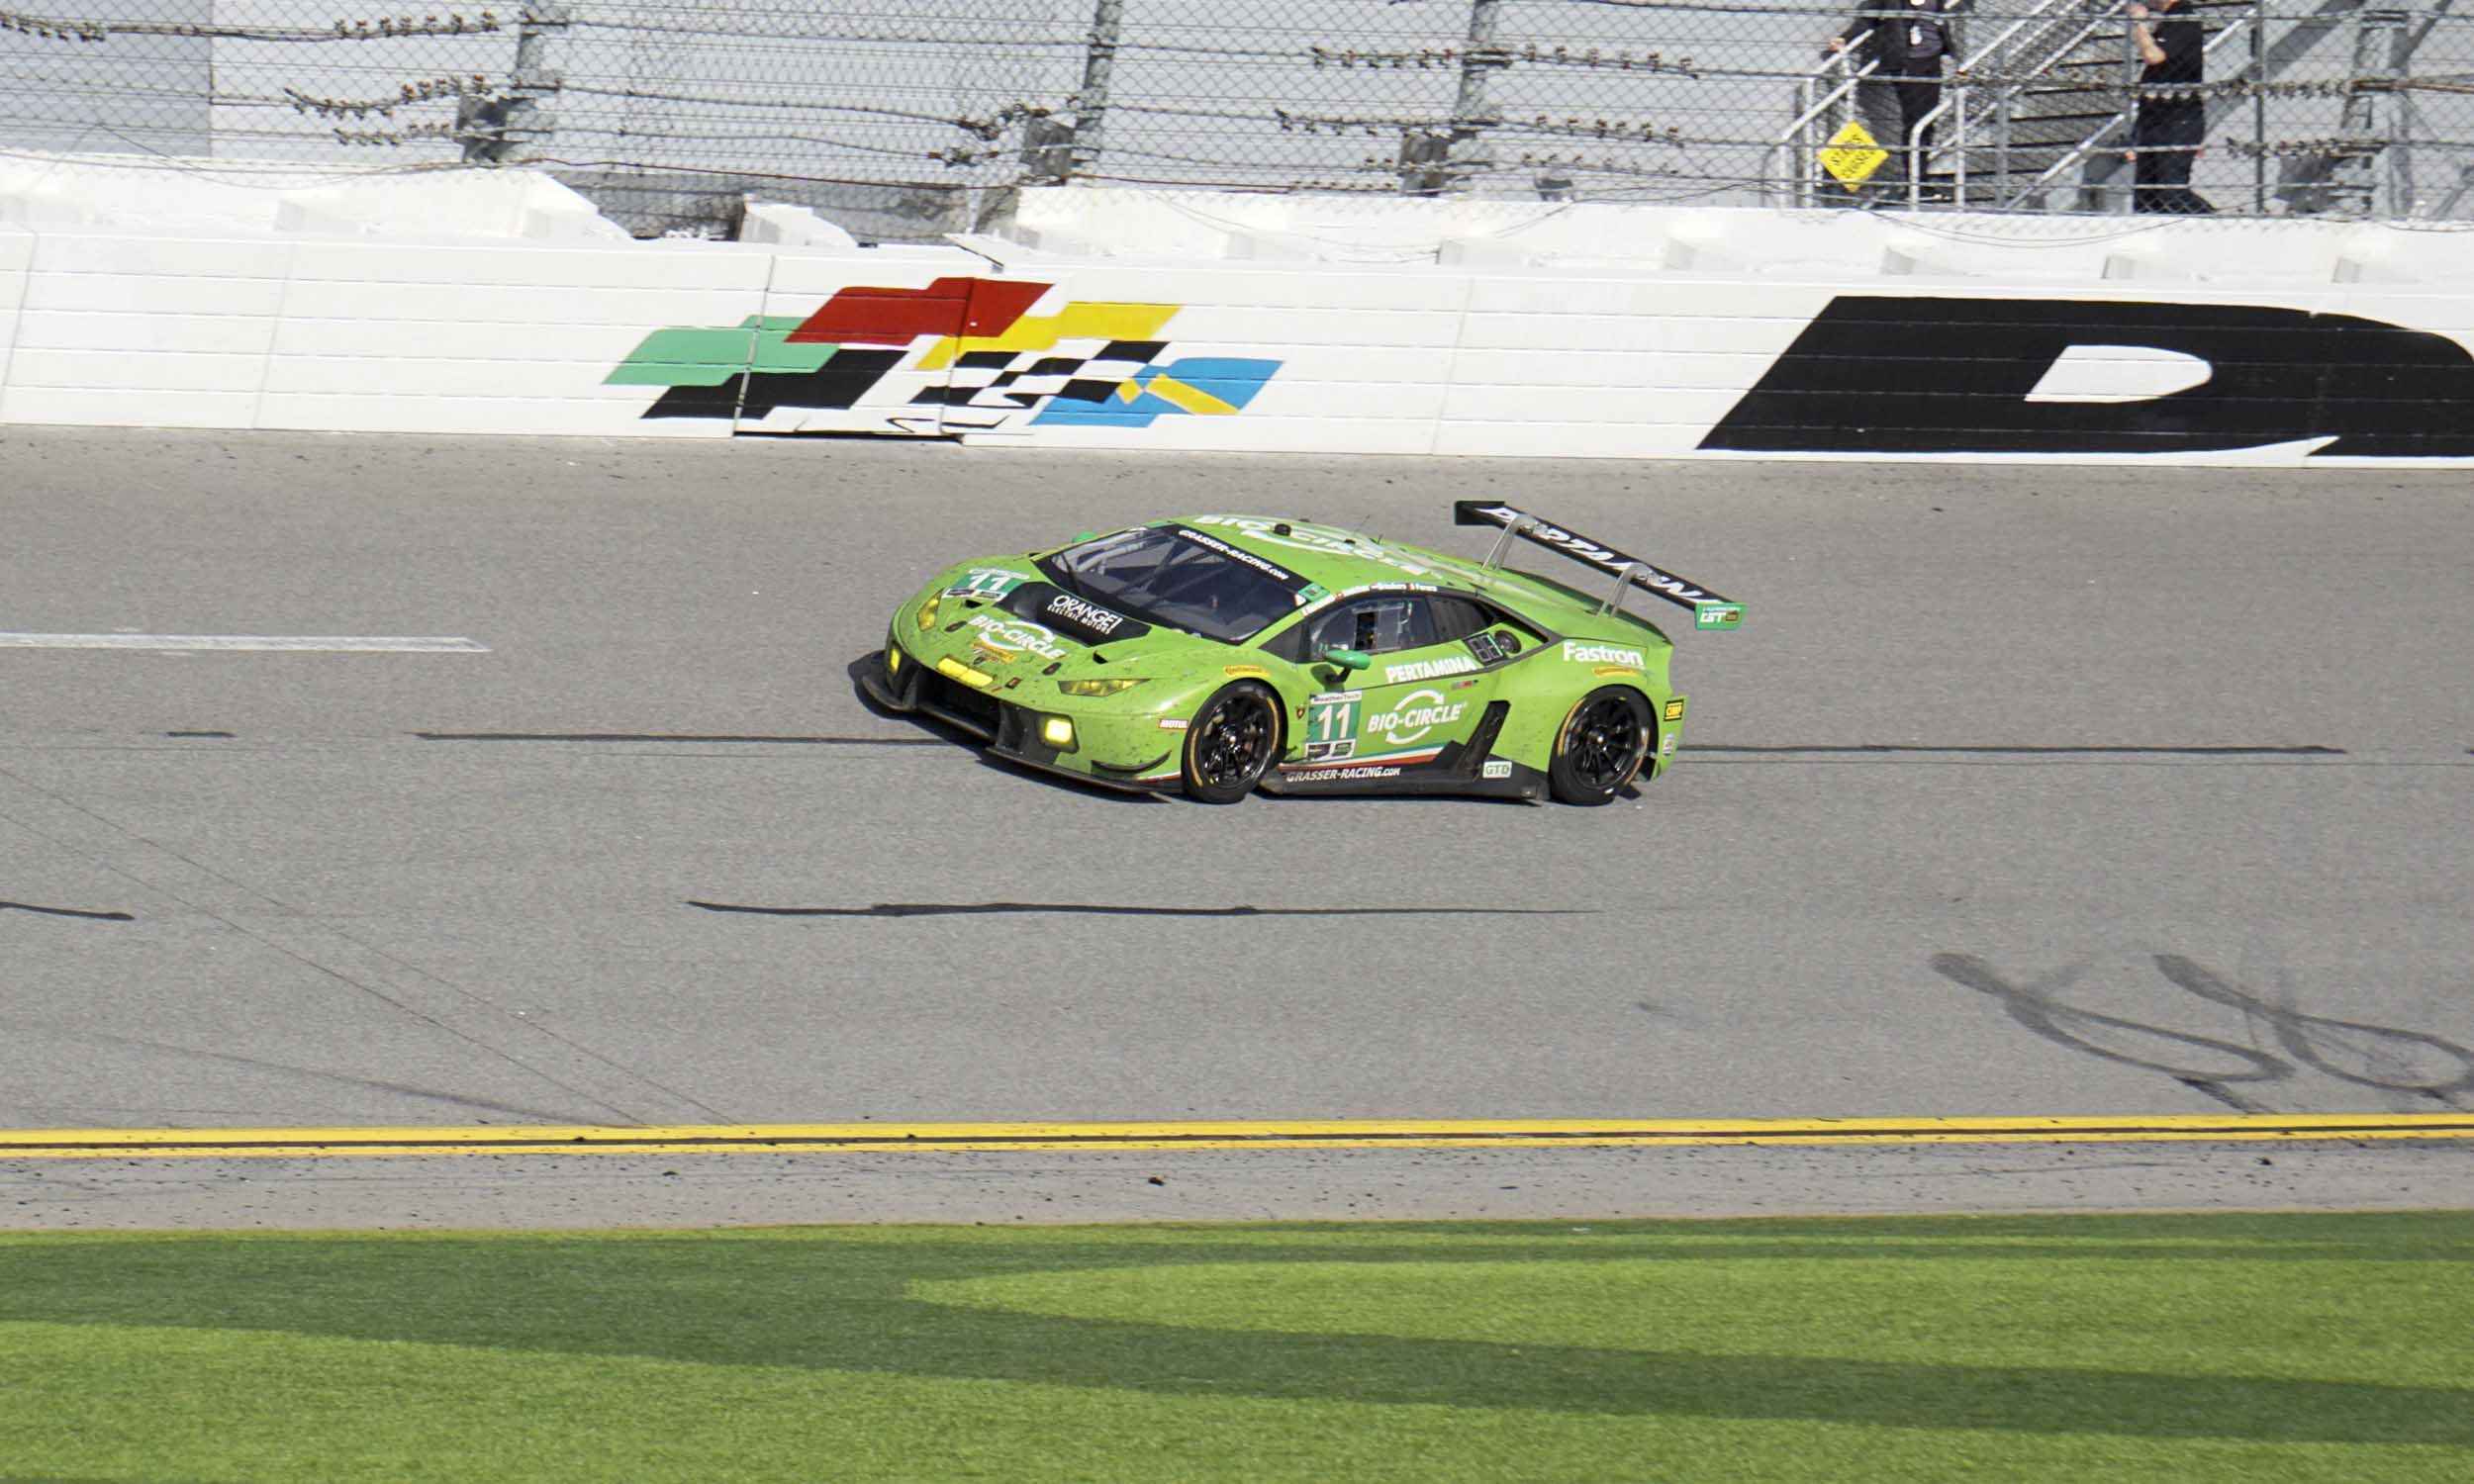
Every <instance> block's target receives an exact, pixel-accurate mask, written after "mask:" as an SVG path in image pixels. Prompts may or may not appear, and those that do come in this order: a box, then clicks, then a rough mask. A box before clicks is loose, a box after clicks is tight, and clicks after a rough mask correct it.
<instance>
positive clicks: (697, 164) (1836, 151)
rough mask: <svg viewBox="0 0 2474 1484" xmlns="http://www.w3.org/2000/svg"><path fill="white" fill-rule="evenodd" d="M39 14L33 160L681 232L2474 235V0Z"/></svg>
mask: <svg viewBox="0 0 2474 1484" xmlns="http://www.w3.org/2000/svg"><path fill="white" fill-rule="evenodd" d="M25 3H27V0H0V149H8V150H16V151H76V152H107V153H113V154H118V155H124V156H147V155H154V156H164V157H167V158H172V159H179V160H184V161H196V160H200V159H207V160H242V159H252V160H261V159H274V160H286V161H303V160H308V161H329V160H332V161H336V162H341V163H349V164H359V165H364V166H366V165H370V164H383V165H387V166H391V167H398V168H404V169H430V168H439V167H444V166H454V165H461V164H473V163H493V162H504V163H528V164H536V165H539V166H542V167H545V168H548V169H550V170H552V171H554V172H555V173H557V174H558V175H559V176H560V177H561V178H563V179H565V180H567V181H568V182H569V183H570V184H571V185H574V186H576V187H577V188H578V189H580V190H583V191H584V192H585V193H586V194H587V195H589V196H591V197H593V198H594V199H595V201H596V202H597V203H598V204H599V205H600V206H601V207H602V209H603V210H604V211H605V213H606V214H608V215H610V216H612V217H614V218H615V219H617V220H618V221H620V222H622V223H624V224H625V225H627V226H628V227H629V229H630V230H632V231H635V232H639V233H645V234H651V233H658V232H696V233H708V234H723V233H727V232H729V231H731V230H732V222H733V218H734V216H735V213H736V212H737V210H738V209H739V203H740V202H741V201H742V200H743V198H744V197H746V196H748V195H751V194H752V195H756V196H760V197H764V198H768V199H776V200H789V201H795V202H804V203H807V204H809V205H812V206H815V207H816V208H817V209H818V210H819V211H820V212H821V213H823V214H824V215H825V216H827V217H828V218H830V219H832V220H835V221H837V222H840V223H842V224H843V225H844V226H846V227H848V228H850V229H851V230H852V231H854V232H857V233H858V234H860V235H861V236H862V237H864V238H869V239H877V240H903V239H917V238H931V237H934V236H936V235H938V234H940V233H942V232H952V231H958V230H965V229H968V228H970V227H972V226H974V225H978V224H981V223H984V222H987V221H989V220H992V219H994V218H996V217H999V216H1000V215H1001V214H1002V212H1003V210H1004V208H1005V205H1006V202H1007V200H1008V198H1009V195H1010V193H1011V192H1012V191H1014V190H1016V189H1017V188H1019V187H1021V186H1024V185H1035V184H1046V183H1054V182H1059V181H1092V182H1100V183H1107V184H1112V185H1116V186H1119V187H1126V188H1142V187H1176V188H1202V187H1207V188H1221V189H1240V190H1249V191H1284V192H1313V193H1318V194H1338V195H1359V196H1364V197H1367V198H1370V199H1378V198H1395V197H1400V196H1412V197H1445V196H1474V197H1480V198H1493V199H1507V198H1509V199H1530V200H1536V199H1547V200H1582V201H1630V202H1668V203H1677V202H1702V203H1712V204H1736V205H1755V204H1770V205H1798V206H1812V207H1822V206H1850V207H1856V208H1862V207H1866V206H1879V205H1891V206H1914V207H1922V208H1940V207H1952V208H1966V209H1971V210H1980V211H1997V212H2011V213H2021V214H2031V213H2045V214H2050V213H2090V212H2094V213H2105V212H2119V211H2129V210H2134V209H2137V208H2139V207H2141V206H2149V205H2154V204H2156V202H2157V201H2158V200H2162V199H2164V198H2162V197H2161V196H2158V195H2155V194H2154V193H2153V191H2152V189H2151V192H2150V193H2149V194H2144V195H2143V194H2142V192H2141V189H2140V187H2141V185H2142V184H2147V185H2149V186H2150V187H2151V188H2152V187H2153V184H2154V183H2153V181H2152V180H2151V179H2150V177H2151V176H2153V175H2154V174H2156V173H2159V169H2158V167H2159V165H2161V166H2162V167H2163V169H2162V173H2165V174H2168V175H2173V174H2175V173H2176V172H2175V168H2174V167H2179V168H2180V169H2181V170H2182V171H2185V172H2186V173H2187V174H2188V176H2189V186H2190V188H2191V191H2192V192H2194V193H2195V195H2194V196H2193V197H2190V198H2181V197H2176V198H2172V201H2171V205H2173V206H2175V207H2178V208H2180V209H2184V210H2195V209H2197V205H2205V206H2207V207H2210V208H2213V209H2214V210H2215V211H2217V212H2220V213H2227V214H2239V215H2259V216H2277V215H2316V216H2331V217H2353V218H2382V219H2392V220H2393V219H2413V220H2420V221H2426V222H2432V223H2442V222H2458V223H2462V222H2467V221H2474V0H2466V3H2467V5H2468V6H2469V9H2468V10H2466V11H2463V12H2461V11H2460V10H2459V9H2458V8H2457V0H2416V3H2414V4H2411V5H2402V6H2381V5H2374V4H2368V3H2363V0H2178V3H2177V4H2175V5H2173V6H2171V7H2170V8H2168V9H2167V10H2165V11H2164V12H2163V13H2162V14H2161V15H2155V14H2151V15H2150V16H2149V17H2148V18H2147V19H2146V21H2145V22H2144V23H2143V24H2141V23H2138V22H2136V21H2135V18H2134V17H2133V16H2131V15H2130V14H2129V10H2130V9H2131V8H2130V7H2127V6H2125V5H2123V4H2120V3H2116V0H2106V3H2102V4H2096V3H2091V0H1980V3H1976V4H1972V5H1967V4H1964V3H1963V0H1961V3H1959V4H1957V5H1955V6H1953V8H1952V9H1951V11H1950V12H1949V13H1947V14H1945V13H1944V12H1943V11H1942V10H1941V9H1940V7H1941V6H1942V5H1943V4H1945V3H1948V0H1918V3H1914V4H1909V3H1904V0H1860V3H1850V4H1844V5H1823V4H1816V3H1813V0H1390V3H1382V0H1212V3H1208V4H1206V3H1204V0H904V3H901V4H878V3H870V0H840V3H838V4H837V3H833V0H826V3H823V4H808V5H791V4H787V3H780V0H704V3H685V0H639V3H628V0H564V3H558V4H553V3H548V0H540V3H534V4H530V5H513V6H510V7H509V8H507V9H503V10H502V9H496V8H477V9H473V10H464V11H444V12H428V11H425V12H423V13H421V14H417V15H410V14H408V15H397V16H381V15H366V16H364V15H360V14H358V13H354V12H350V11H348V10H346V11H344V12H343V13H342V14H337V10H338V9H339V7H333V6H330V7H323V8H322V7H314V6H311V5H309V4H306V3H303V0H48V4H50V5H56V6H59V7H61V8H62V10H61V12H60V13H31V12H21V11H19V10H16V9H13V8H10V7H13V6H15V5H20V4H25ZM2194 23H2195V26H2196V49H2197V50H2198V51H2199V52H2200V53H2201V54H2200V56H2199V64H2200V65H2199V73H2198V76H2197V78H2196V79H2195V80H2193V79H2191V78H2190V77H2188V76H2187V75H2184V74H2178V73H2172V72H2171V71H2170V69H2168V72H2167V73H2166V74H2164V75H2172V76H2175V77H2176V78H2177V80H2175V81H2173V82H2172V83H2170V84H2169V85H2168V84H2160V83H2157V82H2154V81H2149V82H2145V83H2142V81H2141V78H2142V77H2148V78H2151V79H2152V78H2153V77H2155V76H2157V75H2159V74H2158V73H2157V71H2156V69H2155V68H2154V67H2152V66H2150V64H2149V62H2150V58H2148V57H2147V56H2146V55H2144V54H2143V49H2142V48H2143V46H2146V45H2148V44H2152V43H2153V42H2155V41H2156V40H2157V39H2158V38H2164V39H2167V40H2171V39H2173V38H2175V37H2176V36H2179V35H2181V34H2182V29H2184V28H2189V27H2191V26H2192V25H2194ZM1920 27H1922V28H1926V29H1930V30H1935V31H1938V33H1939V34H1940V37H1941V40H1940V41H1938V42H1937V41H1934V40H1931V39H1927V38H1925V37H1924V36H1923V33H1922V32H1921V31H1919V30H1918V28H1920ZM1851 35H1853V36H1854V37H1855V45H1853V46H1848V47H1846V49H1844V50H1841V51H1836V52H1832V51H1829V50H1828V49H1827V47H1828V44H1829V43H1830V41H1831V40H1832V39H1833V38H1844V37H1847V36H1851ZM2142 35H2143V36H2144V37H2145V38H2146V39H2147V40H2146V42H2145V43H2143V42H2142V40H2141V37H2142ZM1881 38H1892V39H1894V40H1893V41H1890V42H1884V41H1882V40H1880V39H1881ZM2183 46H2184V44H2183V43H2181V42H2177V43H2176V49H2177V51H2178V50H2180V49H2183ZM1893 53H1895V54H1893ZM1919 53H1928V54H1919ZM2177 104H2178V105H2182V106H2181V107H2180V109H2179V110H2178V112H2177V110H2176V108H2175V105H2177ZM2192 105H2195V107H2192ZM2168 115H2170V116H2173V117H2174V118H2175V119H2178V120H2179V121H2180V122H2179V123H2177V124H2175V125H2174V127H2173V128H2169V129H2168V128H2164V127H2163V126H2161V125H2160V124H2159V123H2158V121H2159V120H2163V119H2165V118H2166V117H2167V116H2168ZM2177 178H2178V177H2177ZM2194 202H2196V203H2197V204H2196V205H2195V204H2194Z"/></svg>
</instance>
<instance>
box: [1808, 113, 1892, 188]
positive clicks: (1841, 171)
mask: <svg viewBox="0 0 2474 1484" xmlns="http://www.w3.org/2000/svg"><path fill="white" fill-rule="evenodd" d="M1889 157H1890V151H1888V150H1887V149H1884V148H1882V147H1881V146H1880V145H1879V144H1877V143H1875V142H1873V138H1872V136H1871V134H1869V133H1868V132H1866V130H1865V129H1864V126H1863V125H1861V124H1858V123H1856V122H1855V120H1853V119H1850V120H1848V121H1847V127H1846V128H1844V129H1841V130H1840V131H1839V132H1838V133H1837V134H1834V135H1832V136H1830V147H1828V148H1827V149H1824V150H1822V151H1821V168H1823V169H1825V170H1827V171H1829V172H1830V173H1831V174H1832V175H1833V176H1835V177H1837V178H1838V180H1839V182H1840V183H1841V184H1843V185H1857V184H1860V183H1861V182H1863V181H1864V180H1865V179H1866V178H1867V177H1869V176H1870V175H1871V174H1872V172H1873V171H1875V170H1878V169H1880V168H1881V162H1882V161H1883V160H1886V159H1888V158H1889Z"/></svg>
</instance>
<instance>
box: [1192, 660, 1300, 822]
mask: <svg viewBox="0 0 2474 1484" xmlns="http://www.w3.org/2000/svg"><path fill="white" fill-rule="evenodd" d="M1279 753H1280V702H1279V701H1278V700H1277V699H1276V698H1275V697H1274V696H1273V695H1272V693H1271V692H1270V691H1269V690H1267V689H1265V688H1264V687H1262V686H1258V685H1255V684H1253V683H1252V682H1240V683H1239V684H1237V685H1234V686H1230V687H1228V688H1227V689H1225V690H1223V691H1220V692H1218V693H1217V694H1215V695H1214V696H1212V697H1211V698H1210V699H1209V700H1206V701H1204V702H1203V703H1202V709H1201V710H1199V711H1196V712H1194V719H1193V724H1192V725H1190V726H1189V727H1187V728H1186V796H1187V797H1189V798H1191V799H1195V800H1198V801H1200V802H1202V803H1215V804H1224V803H1235V802H1236V801H1237V800H1239V799H1241V798H1243V797H1245V796H1246V795H1247V794H1249V793H1252V792H1253V791H1254V786H1255V785H1256V784H1258V783H1260V782H1262V779H1263V775H1264V774H1265V773H1266V772H1268V771H1269V770H1270V768H1271V766H1272V760H1273V759H1274V758H1275V757H1277V756H1279Z"/></svg>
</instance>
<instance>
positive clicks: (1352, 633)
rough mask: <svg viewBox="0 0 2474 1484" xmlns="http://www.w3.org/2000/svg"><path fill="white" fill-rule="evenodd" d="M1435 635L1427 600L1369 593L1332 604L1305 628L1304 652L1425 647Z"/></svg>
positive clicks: (1384, 651)
mask: <svg viewBox="0 0 2474 1484" xmlns="http://www.w3.org/2000/svg"><path fill="white" fill-rule="evenodd" d="M1437 642H1439V641H1438V640H1437V639H1436V638H1435V620H1434V614H1433V613H1432V612H1431V611H1430V610H1429V609H1428V608H1427V606H1426V601H1425V600H1424V599H1422V598H1417V597H1413V596H1403V595H1400V594H1396V593H1380V594H1377V593H1370V594H1368V595H1367V596H1365V597H1364V598H1359V599H1353V600H1351V601H1350V602H1348V603H1339V604H1336V605H1334V606H1333V608H1332V609H1331V611H1329V612H1327V613H1324V614H1321V615H1320V616H1318V617H1317V618H1316V619H1315V620H1314V624H1313V626H1312V627H1311V628H1309V629H1308V630H1307V631H1306V639H1305V653H1307V654H1309V655H1314V654H1320V653H1322V652H1323V651H1324V650H1326V649H1354V650H1358V651H1360V652H1362V653H1365V654H1389V653H1392V652H1393V651H1395V650H1402V649H1423V648H1425V647H1426V646H1427V645H1429V644H1434V643H1437Z"/></svg>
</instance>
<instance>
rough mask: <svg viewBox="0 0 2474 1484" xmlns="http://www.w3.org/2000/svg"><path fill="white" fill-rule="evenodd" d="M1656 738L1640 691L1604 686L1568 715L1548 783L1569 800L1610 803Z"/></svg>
mask: <svg viewBox="0 0 2474 1484" xmlns="http://www.w3.org/2000/svg"><path fill="white" fill-rule="evenodd" d="M1651 740H1652V738H1651V734H1650V706H1649V702H1648V701H1645V700H1643V699H1642V698H1641V693H1640V692H1638V691H1634V690H1630V689H1628V688H1626V687H1623V686H1601V687H1600V688H1598V689H1597V690H1595V691H1592V692H1590V693H1589V694H1588V695H1586V696H1582V697H1580V704H1578V705H1576V706H1574V707H1572V713H1571V715H1570V716H1569V717H1567V718H1566V719H1565V721H1564V730H1563V732H1562V734H1561V735H1559V736H1558V737H1557V738H1556V739H1555V760H1554V762H1553V763H1552V764H1551V765H1550V766H1549V767H1548V769H1547V782H1548V784H1549V785H1551V786H1552V787H1553V788H1554V789H1555V796H1556V797H1557V798H1560V799H1562V800H1563V801H1564V802H1566V803H1569V804H1583V805H1594V804H1602V803H1608V802H1611V801H1613V799H1614V797H1615V795H1616V794H1618V793H1621V792H1622V791H1623V789H1624V786H1625V785H1626V784H1629V783H1631V782H1632V780H1633V776H1634V775H1635V774H1637V773H1639V772H1640V771H1641V765H1642V764H1644V763H1646V762H1648V761H1649V758H1650V744H1651Z"/></svg>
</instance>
